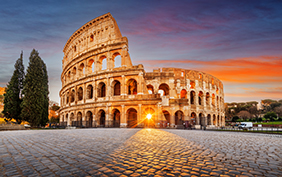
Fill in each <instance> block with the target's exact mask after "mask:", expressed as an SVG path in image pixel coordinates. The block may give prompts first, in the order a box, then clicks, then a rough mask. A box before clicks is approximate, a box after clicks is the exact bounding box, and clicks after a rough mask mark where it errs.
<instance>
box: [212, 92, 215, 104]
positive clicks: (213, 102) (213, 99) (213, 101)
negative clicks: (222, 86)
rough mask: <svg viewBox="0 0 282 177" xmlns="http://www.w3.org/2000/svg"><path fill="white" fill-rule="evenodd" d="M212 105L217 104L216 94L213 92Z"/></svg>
mask: <svg viewBox="0 0 282 177" xmlns="http://www.w3.org/2000/svg"><path fill="white" fill-rule="evenodd" d="M212 105H213V106H215V95H214V93H213V94H212Z"/></svg>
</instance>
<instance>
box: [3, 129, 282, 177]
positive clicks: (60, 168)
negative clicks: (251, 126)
mask: <svg viewBox="0 0 282 177" xmlns="http://www.w3.org/2000/svg"><path fill="white" fill-rule="evenodd" d="M1 134H2V135H3V136H1V137H0V164H1V165H0V174H2V175H3V176H5V177H8V176H279V175H281V174H282V167H281V158H282V155H281V154H282V149H281V147H282V141H281V138H282V136H281V135H277V136H269V135H263V134H248V133H236V132H212V131H199V130H173V129H165V130H158V129H118V128H116V129H99V128H97V129H75V130H52V131H51V130H50V131H49V130H32V131H7V132H1ZM42 137H44V138H42ZM266 142H267V143H266Z"/></svg>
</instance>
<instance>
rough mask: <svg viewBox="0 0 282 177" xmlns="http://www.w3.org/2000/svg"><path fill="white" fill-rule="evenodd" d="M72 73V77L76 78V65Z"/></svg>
mask: <svg viewBox="0 0 282 177" xmlns="http://www.w3.org/2000/svg"><path fill="white" fill-rule="evenodd" d="M71 74H72V79H73V80H74V79H76V67H73V69H72V73H71Z"/></svg>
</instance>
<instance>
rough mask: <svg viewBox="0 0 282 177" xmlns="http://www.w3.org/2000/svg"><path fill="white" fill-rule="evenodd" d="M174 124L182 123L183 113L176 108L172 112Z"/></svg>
mask: <svg viewBox="0 0 282 177" xmlns="http://www.w3.org/2000/svg"><path fill="white" fill-rule="evenodd" d="M174 120H175V125H182V124H183V121H184V113H183V112H182V111H181V110H178V111H176V112H175V113H174Z"/></svg>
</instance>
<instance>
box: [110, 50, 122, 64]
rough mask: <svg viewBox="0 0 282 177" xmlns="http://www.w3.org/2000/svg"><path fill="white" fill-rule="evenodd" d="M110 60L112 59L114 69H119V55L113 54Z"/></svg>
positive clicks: (117, 53)
mask: <svg viewBox="0 0 282 177" xmlns="http://www.w3.org/2000/svg"><path fill="white" fill-rule="evenodd" d="M112 58H113V59H114V68H119V67H121V54H120V53H119V52H115V53H114V54H113V57H112Z"/></svg>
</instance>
